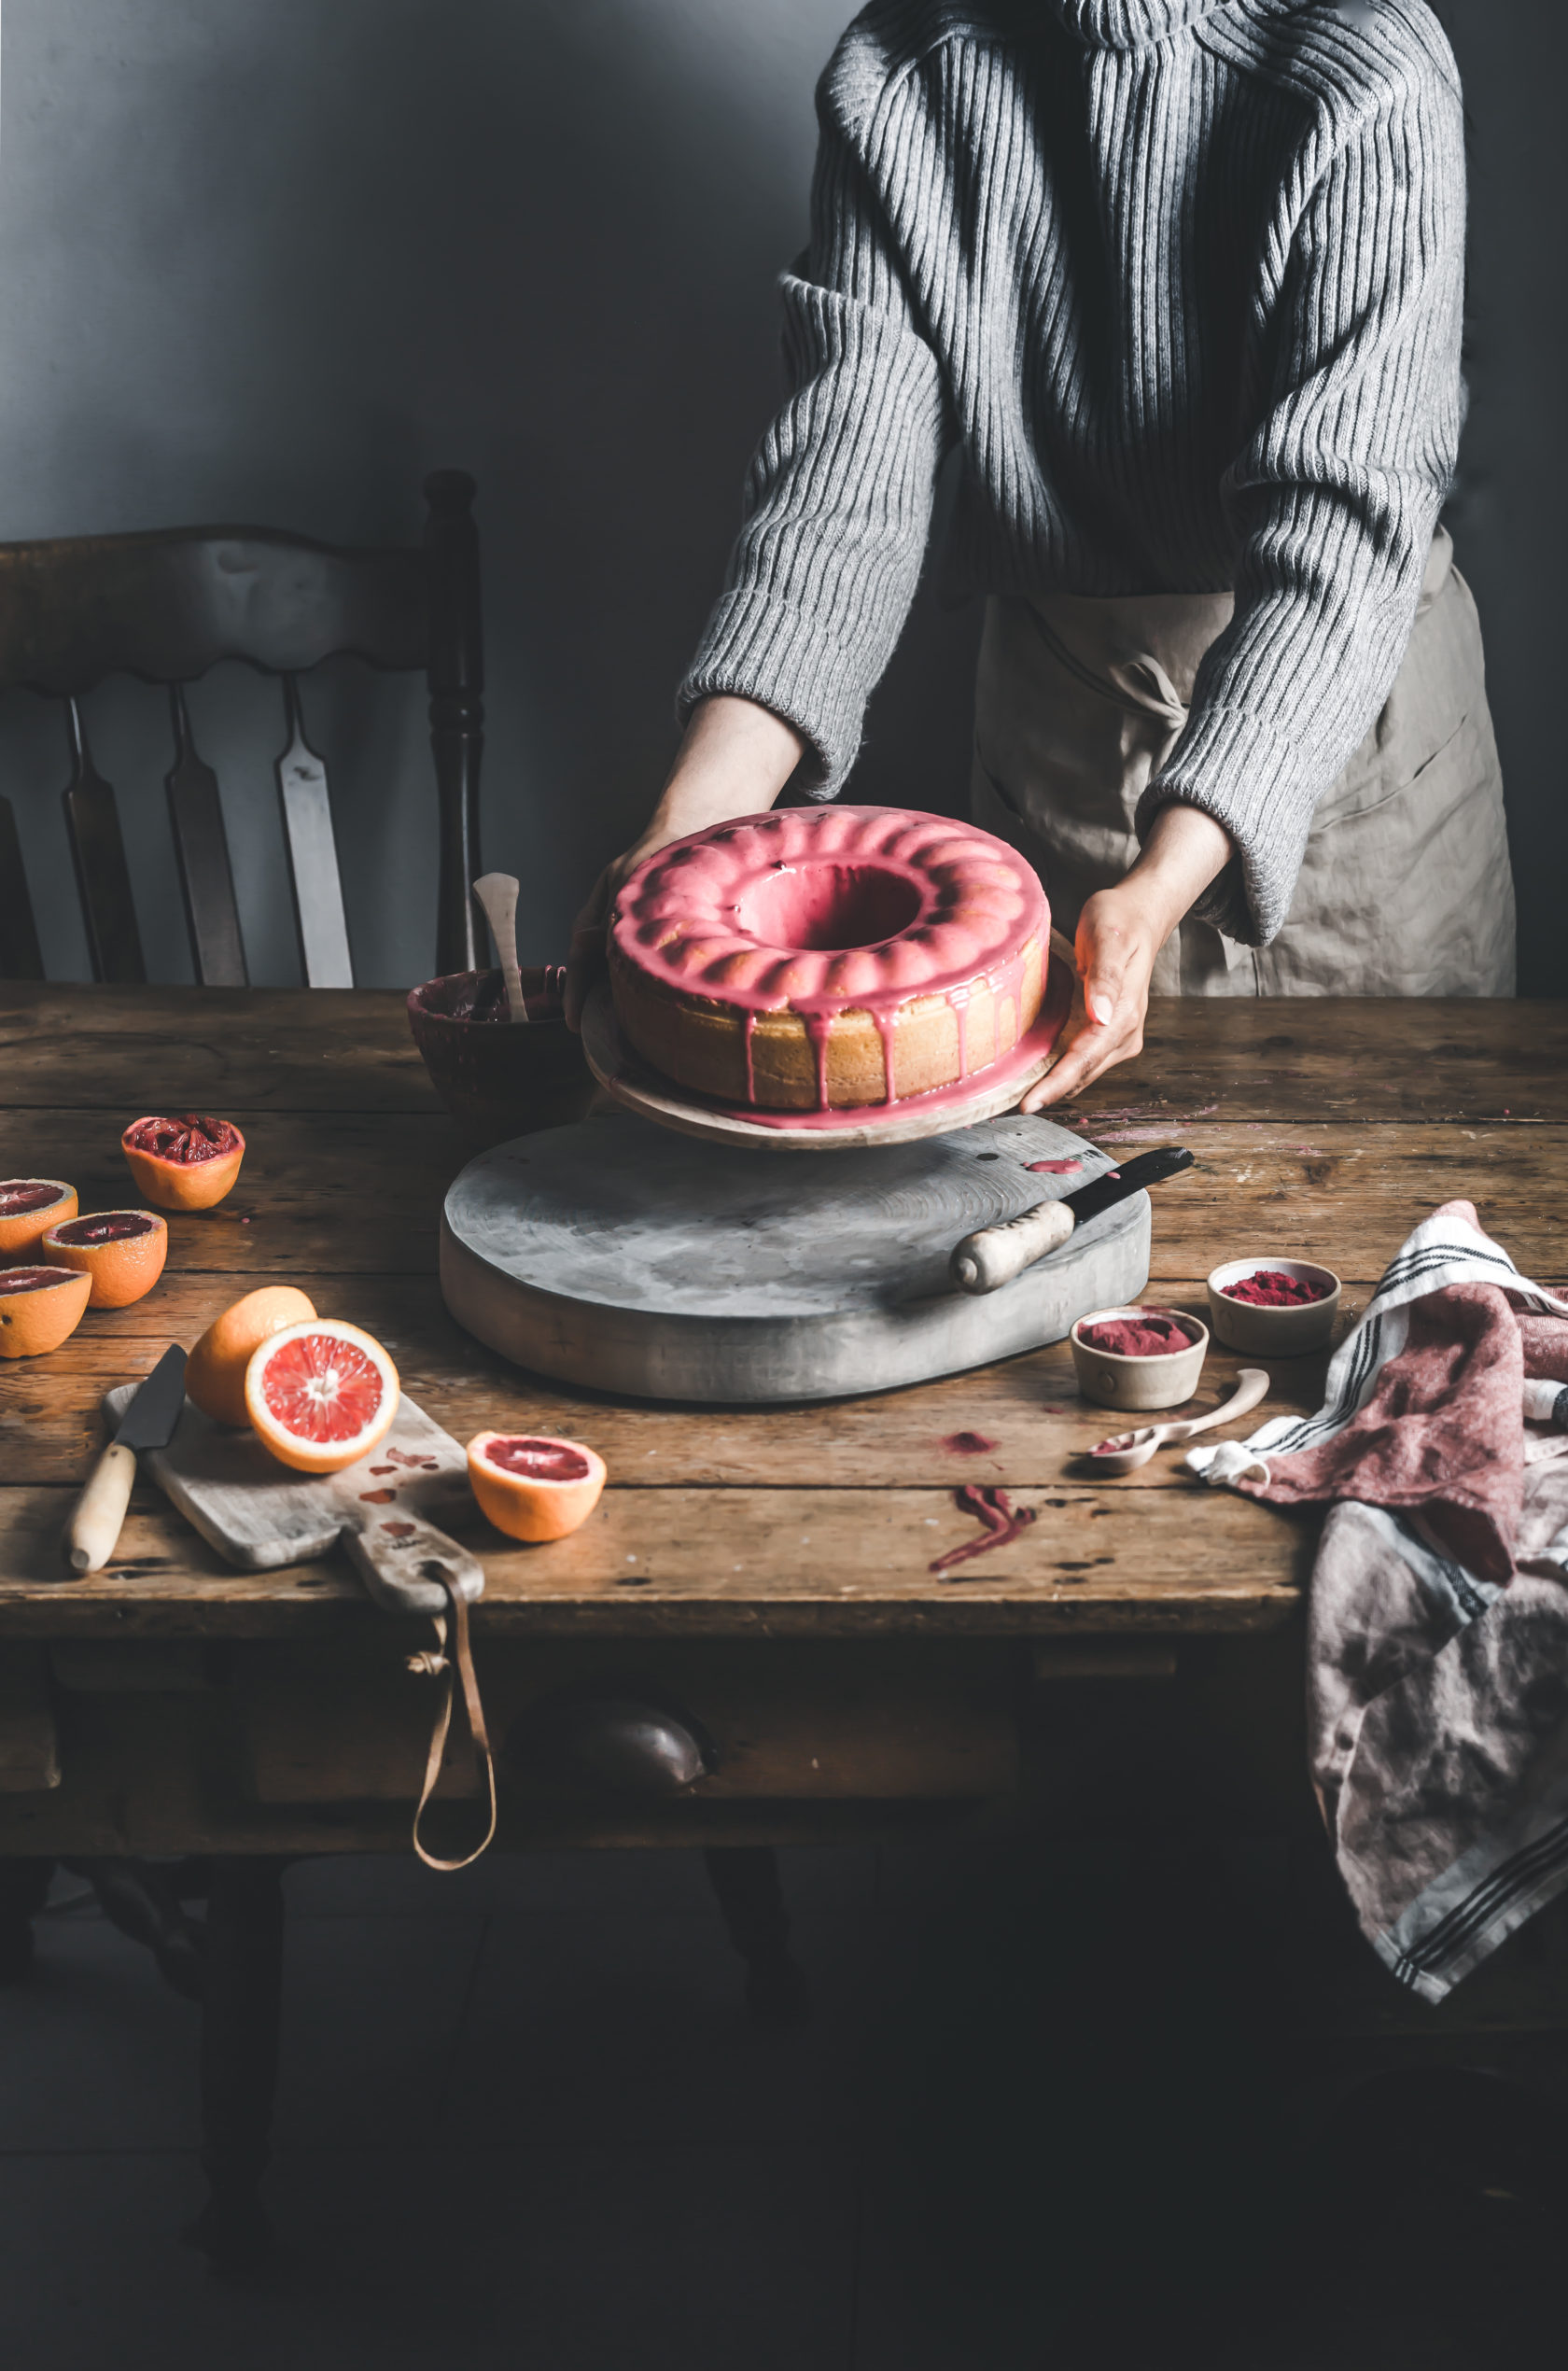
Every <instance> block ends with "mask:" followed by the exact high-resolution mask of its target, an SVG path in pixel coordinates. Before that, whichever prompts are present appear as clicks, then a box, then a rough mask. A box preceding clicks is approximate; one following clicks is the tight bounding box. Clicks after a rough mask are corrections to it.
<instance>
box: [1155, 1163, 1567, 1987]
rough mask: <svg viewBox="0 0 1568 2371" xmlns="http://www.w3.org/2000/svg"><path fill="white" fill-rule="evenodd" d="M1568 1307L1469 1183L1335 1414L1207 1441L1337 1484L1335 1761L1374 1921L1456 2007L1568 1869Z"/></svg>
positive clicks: (1420, 1235) (1319, 1748)
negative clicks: (1534, 1276)
mask: <svg viewBox="0 0 1568 2371" xmlns="http://www.w3.org/2000/svg"><path fill="white" fill-rule="evenodd" d="M1565 1387H1568V1302H1564V1301H1562V1300H1560V1299H1558V1298H1557V1297H1556V1296H1555V1295H1554V1294H1551V1293H1548V1292H1546V1291H1544V1290H1543V1289H1542V1288H1541V1287H1540V1286H1539V1285H1536V1284H1531V1283H1530V1281H1529V1280H1528V1279H1527V1278H1526V1277H1522V1276H1520V1275H1519V1271H1518V1270H1517V1269H1516V1268H1515V1266H1514V1264H1513V1261H1512V1260H1511V1259H1510V1258H1509V1257H1508V1255H1507V1253H1506V1252H1505V1251H1504V1250H1503V1248H1502V1247H1501V1245H1500V1244H1497V1243H1494V1242H1491V1240H1490V1239H1489V1237H1487V1236H1486V1235H1485V1234H1483V1233H1482V1231H1481V1227H1480V1222H1479V1220H1478V1219H1477V1214H1476V1212H1475V1210H1474V1208H1473V1207H1472V1205H1471V1204H1470V1203H1469V1202H1449V1203H1447V1204H1445V1205H1444V1207H1443V1208H1442V1209H1441V1210H1439V1211H1436V1212H1435V1213H1434V1214H1433V1215H1432V1217H1430V1218H1428V1219H1425V1220H1423V1221H1422V1223H1421V1225H1420V1226H1419V1227H1418V1228H1416V1229H1415V1232H1414V1233H1413V1234H1412V1235H1411V1236H1410V1237H1409V1238H1408V1240H1407V1242H1406V1243H1405V1244H1404V1246H1403V1248H1402V1249H1401V1251H1400V1253H1399V1255H1398V1257H1397V1258H1396V1259H1395V1260H1394V1261H1393V1264H1392V1266H1391V1267H1390V1268H1389V1270H1388V1272H1387V1273H1386V1275H1385V1276H1384V1277H1383V1279H1382V1282H1381V1283H1380V1284H1379V1286H1378V1289H1377V1291H1376V1293H1375V1294H1374V1295H1373V1297H1372V1299H1371V1301H1370V1303H1369V1304H1368V1306H1367V1309H1366V1312H1365V1315H1364V1317H1363V1318H1362V1320H1361V1322H1360V1324H1359V1325H1358V1326H1355V1327H1354V1328H1353V1330H1352V1331H1351V1333H1350V1334H1349V1335H1347V1337H1346V1339H1345V1340H1344V1341H1343V1342H1342V1343H1341V1344H1340V1346H1339V1349H1338V1350H1337V1353H1336V1354H1335V1356H1334V1358H1333V1360H1332V1362H1331V1364H1330V1366H1329V1369H1328V1377H1327V1385H1326V1396H1325V1398H1324V1402H1323V1407H1322V1408H1321V1409H1320V1410H1318V1412H1317V1414H1316V1415H1315V1416H1309V1417H1305V1418H1299V1417H1276V1418H1275V1419H1274V1420H1273V1421H1272V1422H1271V1423H1269V1424H1264V1425H1263V1426H1261V1427H1260V1429H1259V1430H1258V1431H1257V1432H1255V1433H1253V1435H1252V1437H1251V1438H1250V1439H1248V1440H1245V1441H1225V1442H1222V1443H1221V1444H1220V1445H1219V1446H1218V1447H1217V1448H1212V1447H1210V1446H1208V1445H1207V1444H1206V1445H1204V1446H1203V1447H1200V1448H1195V1449H1193V1450H1191V1451H1189V1452H1188V1455H1187V1461H1186V1462H1187V1464H1188V1466H1189V1467H1190V1468H1191V1469H1192V1470H1193V1471H1194V1472H1195V1473H1197V1474H1201V1475H1202V1477H1203V1478H1204V1480H1206V1481H1209V1482H1212V1483H1223V1484H1225V1485H1226V1486H1228V1487H1229V1488H1231V1489H1234V1490H1239V1491H1242V1492H1244V1493H1245V1494H1247V1495H1248V1496H1249V1497H1254V1498H1262V1499H1267V1500H1269V1501H1271V1502H1273V1503H1274V1504H1276V1505H1281V1506H1290V1505H1300V1504H1303V1503H1306V1502H1309V1501H1319V1502H1322V1501H1328V1502H1330V1511H1329V1515H1328V1520H1327V1522H1325V1524H1324V1526H1323V1539H1322V1543H1321V1545H1320V1547H1319V1550H1318V1556H1317V1562H1316V1564H1315V1565H1314V1567H1313V1572H1312V1587H1311V1602H1310V1608H1309V1623H1308V1712H1309V1751H1310V1756H1311V1766H1312V1779H1313V1783H1314V1785H1315V1787H1316V1789H1317V1793H1318V1801H1319V1803H1320V1804H1321V1806H1322V1809H1323V1818H1324V1821H1325V1822H1326V1824H1327V1828H1328V1831H1329V1835H1330V1837H1331V1839H1332V1841H1333V1844H1334V1847H1335V1852H1336V1856H1337V1860H1338V1864H1339V1869H1340V1873H1341V1874H1342V1875H1343V1877H1344V1879H1345V1883H1346V1885H1347V1887H1349V1889H1350V1893H1351V1901H1353V1903H1354V1905H1355V1909H1356V1914H1357V1915H1358V1917H1359V1918H1360V1921H1361V1924H1362V1929H1363V1931H1364V1932H1365V1935H1366V1937H1367V1939H1368V1941H1369V1942H1370V1943H1372V1945H1373V1948H1374V1949H1375V1950H1376V1951H1377V1952H1378V1953H1379V1957H1381V1958H1382V1959H1383V1961H1384V1962H1385V1964H1386V1965H1387V1966H1388V1967H1389V1968H1390V1969H1391V1970H1392V1971H1393V1974H1394V1975H1395V1976H1396V1977H1397V1978H1398V1980H1399V1982H1400V1983H1401V1984H1404V1985H1408V1986H1409V1987H1410V1989H1411V1990H1412V1991H1414V1992H1417V1993H1419V1994H1421V1996H1422V1998H1424V1999H1428V2000H1441V1999H1443V1997H1444V1995H1445V1994H1446V1993H1448V1992H1449V1991H1450V1990H1451V1988H1452V1987H1453V1985H1456V1984H1457V1983H1458V1982H1459V1980H1460V1978H1461V1977H1462V1976H1464V1975H1467V1974H1468V1973H1469V1971H1471V1969H1472V1968H1475V1967H1477V1966H1478V1965H1479V1964H1480V1962H1481V1961H1482V1960H1483V1959H1484V1958H1486V1957H1487V1956H1488V1954H1489V1953H1490V1952H1491V1951H1494V1950H1495V1949H1496V1947H1497V1945H1498V1944H1499V1943H1501V1942H1502V1941H1503V1938H1504V1937H1505V1935H1507V1934H1509V1933H1511V1932H1512V1931H1513V1929H1514V1928H1516V1927H1518V1926H1520V1925H1522V1924H1523V1922H1524V1920H1525V1919H1527V1918H1528V1917H1530V1916H1531V1915H1532V1914H1533V1912H1534V1911H1536V1910H1538V1909H1540V1908H1541V1906H1542V1905H1543V1904H1544V1903H1545V1902H1547V1901H1550V1900H1551V1899H1552V1898H1553V1896H1554V1895H1556V1894H1558V1893H1560V1892H1561V1890H1562V1889H1563V1887H1568V1430H1564V1429H1562V1428H1561V1427H1562V1423H1563V1420H1564V1418H1568V1389H1565Z"/></svg>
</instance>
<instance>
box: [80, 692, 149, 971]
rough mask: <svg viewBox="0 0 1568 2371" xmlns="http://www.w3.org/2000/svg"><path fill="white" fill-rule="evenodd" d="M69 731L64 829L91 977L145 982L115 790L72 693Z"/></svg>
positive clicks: (144, 969) (140, 943) (140, 939)
mask: <svg viewBox="0 0 1568 2371" xmlns="http://www.w3.org/2000/svg"><path fill="white" fill-rule="evenodd" d="M65 729H66V732H67V733H68V735H69V737H70V743H71V779H70V781H69V782H68V783H67V784H66V786H65V790H64V793H63V801H64V807H65V829H66V832H67V834H68V835H69V837H70V842H71V862H72V863H73V864H74V865H75V867H76V873H77V894H78V895H79V897H80V899H81V909H82V921H83V923H84V924H85V926H86V930H87V951H88V956H89V959H90V961H91V964H92V976H93V978H94V979H95V980H119V981H125V982H135V983H139V982H141V981H144V980H145V979H146V978H147V965H146V964H145V963H144V961H142V934H141V932H140V931H139V930H138V929H137V927H136V908H135V905H134V904H133V900H132V896H131V875H130V873H129V871H128V870H127V868H126V863H125V842H124V840H123V839H122V838H121V837H120V831H119V809H118V808H117V807H116V806H115V794H114V791H113V789H112V788H111V786H110V785H109V784H108V783H107V782H105V779H104V778H103V776H102V775H101V774H100V773H99V771H98V769H97V767H96V766H95V765H93V763H92V751H91V750H90V749H89V747H88V743H87V727H86V725H85V724H84V723H83V722H82V712H81V708H80V706H79V704H78V702H77V698H76V696H75V694H70V695H69V696H68V697H67V699H66V702H65Z"/></svg>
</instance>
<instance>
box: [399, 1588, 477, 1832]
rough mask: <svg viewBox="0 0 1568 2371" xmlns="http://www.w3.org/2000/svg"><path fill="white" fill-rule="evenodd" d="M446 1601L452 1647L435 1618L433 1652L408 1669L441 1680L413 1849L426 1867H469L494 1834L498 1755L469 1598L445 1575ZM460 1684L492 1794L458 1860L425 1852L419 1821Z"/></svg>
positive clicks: (441, 1619) (443, 1620) (443, 1622)
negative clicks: (469, 1846) (483, 1823)
mask: <svg viewBox="0 0 1568 2371" xmlns="http://www.w3.org/2000/svg"><path fill="white" fill-rule="evenodd" d="M441 1586H442V1587H443V1588H444V1589H445V1591H446V1599H447V1604H448V1606H450V1607H451V1641H452V1644H451V1650H450V1652H448V1651H447V1635H448V1633H447V1616H446V1615H445V1614H438V1615H437V1616H436V1644H437V1651H436V1653H434V1654H428V1653H427V1654H422V1655H411V1656H410V1657H409V1669H410V1671H413V1672H420V1673H429V1674H430V1675H431V1676H432V1677H434V1676H437V1675H439V1676H440V1678H441V1703H440V1705H439V1706H438V1707H437V1710H436V1719H435V1726H434V1728H433V1729H432V1730H431V1732H430V1750H429V1753H428V1755H427V1757H426V1761H425V1784H424V1787H423V1789H422V1790H421V1792H420V1797H419V1807H418V1809H417V1810H416V1811H415V1813H414V1815H413V1848H414V1850H415V1852H416V1853H417V1854H418V1855H419V1858H420V1859H421V1860H422V1861H423V1862H424V1863H425V1866H426V1867H427V1869H441V1870H453V1869H467V1868H468V1867H469V1864H470V1863H471V1862H473V1861H475V1860H477V1859H479V1856H480V1854H481V1853H482V1852H483V1851H484V1850H485V1849H486V1848H487V1847H488V1845H489V1844H490V1841H491V1839H492V1837H493V1836H494V1835H495V1833H496V1817H497V1806H496V1757H495V1755H494V1753H493V1752H492V1751H491V1747H490V1733H489V1731H488V1729H487V1728H486V1727H485V1725H484V1706H483V1705H482V1704H481V1703H480V1700H479V1681H478V1679H477V1677H475V1674H474V1667H473V1649H472V1648H471V1647H470V1646H469V1601H468V1599H467V1598H466V1597H465V1596H464V1595H463V1594H462V1592H460V1591H459V1590H455V1589H454V1588H453V1586H452V1584H451V1582H450V1581H448V1580H445V1579H444V1578H443V1580H442V1583H441ZM456 1677H461V1679H462V1683H463V1705H464V1709H465V1711H466V1712H467V1714H468V1719H469V1743H470V1745H471V1746H472V1747H473V1758H474V1767H475V1769H476V1770H477V1771H478V1772H479V1774H480V1775H481V1777H482V1778H483V1781H484V1784H485V1786H486V1788H487V1789H488V1790H489V1795H490V1824H489V1826H488V1827H487V1828H486V1829H485V1831H484V1833H483V1837H482V1838H481V1839H480V1841H479V1843H478V1844H477V1845H475V1846H474V1848H473V1850H472V1852H469V1853H465V1854H464V1855H463V1857H462V1859H460V1860H440V1859H437V1858H436V1856H435V1855H434V1853H430V1852H427V1851H426V1849H425V1845H424V1844H423V1842H422V1841H421V1838H420V1834H419V1823H420V1821H421V1820H422V1819H423V1818H424V1817H425V1807H426V1805H427V1803H428V1802H429V1800H430V1797H431V1796H432V1795H433V1794H434V1793H435V1791H436V1781H437V1780H438V1779H439V1778H440V1776H441V1761H442V1758H443V1756H444V1755H445V1752H446V1738H447V1732H448V1730H449V1729H450V1728H451V1726H452V1698H453V1692H454V1686H455V1678H456Z"/></svg>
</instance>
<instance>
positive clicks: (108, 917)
mask: <svg viewBox="0 0 1568 2371" xmlns="http://www.w3.org/2000/svg"><path fill="white" fill-rule="evenodd" d="M425 498H426V501H427V505H428V509H427V516H426V523H425V533H424V539H423V542H422V544H421V545H420V547H419V548H418V549H410V550H402V549H387V550H380V551H375V550H371V551H340V550H336V549H334V548H333V547H332V546H331V545H329V544H325V543H315V542H311V541H308V540H306V539H305V538H303V537H301V536H291V535H282V534H278V533H275V532H274V531H273V529H271V528H268V527H251V526H234V527H225V526H200V527H174V528H168V529H160V530H156V531H154V532H151V533H147V534H140V535H105V536H73V537H68V538H64V539H62V540H58V541H54V542H49V543H0V689H9V688H11V687H13V686H19V687H25V688H26V689H27V690H28V691H31V692H35V693H39V694H44V695H45V696H46V697H52V698H56V699H59V700H61V701H63V704H64V713H65V721H66V729H67V735H68V739H69V746H70V754H71V774H70V779H69V781H68V783H67V785H66V788H65V792H64V807H65V824H66V832H67V836H68V837H69V840H70V844H71V855H72V861H73V863H74V864H75V867H76V876H77V890H78V891H79V894H80V898H81V907H82V917H83V919H84V921H85V923H86V927H87V939H88V947H89V949H90V952H91V961H92V973H93V977H94V978H95V979H100V980H141V979H145V977H146V976H147V974H146V968H145V965H144V961H143V957H142V945H141V936H140V933H139V932H138V930H137V927H136V914H135V908H134V905H133V903H132V896H131V881H130V876H129V874H128V872H127V870H126V863H125V847H124V842H123V840H122V838H121V835H120V828H119V813H118V810H117V808H116V805H115V794H114V792H113V790H112V789H111V787H110V785H109V784H108V783H107V782H105V780H104V779H103V778H102V776H101V775H100V774H99V773H98V771H97V769H96V767H95V766H94V765H93V763H92V753H91V749H90V748H89V745H88V738H87V732H86V727H85V725H84V723H83V721H82V711H81V701H82V697H83V695H84V694H86V693H87V692H89V691H91V688H92V686H93V685H94V684H95V683H98V682H100V681H101V680H103V678H104V677H105V675H112V674H127V675H135V676H140V677H141V678H142V679H143V680H145V681H147V682H149V683H161V684H166V685H167V686H168V691H169V706H170V715H171V723H172V727H173V734H174V764H173V765H172V767H171V768H170V771H169V772H168V774H167V775H166V776H165V777H164V783H165V787H166V789H167V791H168V794H169V818H170V823H171V826H172V828H173V833H174V841H175V855H176V858H177V861H178V865H179V877H180V887H181V890H182V891H183V894H184V898H185V911H186V919H187V922H188V924H189V931H190V951H191V960H192V961H193V963H194V965H195V970H196V977H197V979H198V980H199V981H201V982H202V983H203V985H206V986H209V987H236V986H243V985H244V983H245V947H244V943H243V940H242V938H241V934H240V918H239V910H238V907H237V906H236V905H235V901H234V882H233V876H232V873H231V869H230V863H229V847H228V841H227V839H226V837H225V835H224V830H223V813H222V807H221V806H220V803H219V799H218V787H217V777H216V775H215V774H214V773H213V771H212V769H211V767H210V766H208V765H203V762H202V759H201V757H200V756H199V755H198V753H197V750H196V746H195V742H194V740H193V738H192V737H191V731H190V718H189V713H188V710H187V708H186V700H185V689H184V687H185V686H186V685H187V684H188V683H192V682H194V681H195V680H197V679H198V678H199V677H200V676H203V675H205V674H206V672H207V670H208V669H209V667H213V666H217V663H218V662H219V660H221V659H243V660H245V661H246V662H247V663H248V664H249V665H250V666H254V667H257V668H259V669H260V670H261V671H262V672H263V673H266V674H272V675H277V676H280V677H281V678H282V682H283V701H284V723H285V732H286V735H287V740H286V744H285V747H284V749H283V751H281V753H280V755H279V757H278V759H277V762H276V767H275V771H276V775H277V783H278V795H279V798H280V801H281V803H282V808H283V822H284V838H285V844H286V847H287V854H288V866H289V877H290V882H291V886H292V891H293V898H294V914H295V921H296V925H297V928H298V932H299V939H300V959H301V965H302V967H303V971H304V976H305V978H306V980H307V982H308V983H309V984H310V986H311V987H313V988H349V987H352V986H353V984H354V981H353V971H352V967H351V964H350V961H349V951H348V933H347V929H346V925H345V922H344V918H343V889H342V884H341V880H340V877H339V872H338V860H337V847H336V842H335V839H334V835H333V831H332V814H331V806H330V802H329V791H328V781H327V769H326V766H325V765H324V764H323V762H322V759H321V758H320V756H319V755H318V753H317V752H316V751H315V750H313V749H312V748H311V746H310V744H309V742H308V741H307V740H306V738H305V733H304V726H303V723H302V721H301V709H300V698H299V689H298V678H299V677H300V676H301V675H302V674H303V673H304V672H305V671H306V670H307V669H308V668H310V667H313V666H318V665H319V664H320V663H321V661H322V660H324V659H328V658H333V657H337V656H339V655H342V654H344V653H352V654H353V655H355V656H356V657H358V658H361V659H364V660H367V661H368V662H369V663H370V665H371V666H375V667H381V668H385V669H399V670H411V669H414V668H419V667H423V668H424V669H425V672H426V675H427V680H428V684H429V694H430V746H431V751H432V753H433V755H434V759H435V773H436V792H437V798H438V801H439V807H440V822H441V865H440V873H439V878H438V883H437V892H436V970H437V972H438V973H442V972H458V971H467V970H469V969H471V968H473V967H474V965H475V964H476V963H477V961H478V960H479V957H478V951H477V948H476V933H475V923H474V915H473V907H472V904H471V901H470V899H469V882H470V881H472V879H473V878H474V877H475V875H476V874H478V873H481V872H483V869H484V868H483V863H482V860H481V856H480V846H479V769H480V759H481V755H482V753H483V746H484V708H483V688H484V665H483V628H482V622H481V612H480V583H479V537H478V532H477V529H476V527H475V526H474V521H473V514H472V506H473V498H474V482H473V480H472V478H470V477H468V476H466V475H465V474H464V473H463V471H461V470H438V471H437V472H436V473H435V475H434V476H432V477H428V478H427V479H426V481H425ZM43 976H44V972H43V962H42V959H41V956H40V953H39V947H38V933H37V930H36V927H35V918H34V914H33V908H32V903H31V900H30V898H29V896H28V891H27V882H26V877H25V875H24V873H23V869H22V862H21V847H20V844H19V841H18V835H17V830H16V819H15V817H14V815H13V814H12V812H11V808H10V805H9V802H8V801H7V800H6V799H4V798H0V978H11V979H41V978H42V977H43Z"/></svg>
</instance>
